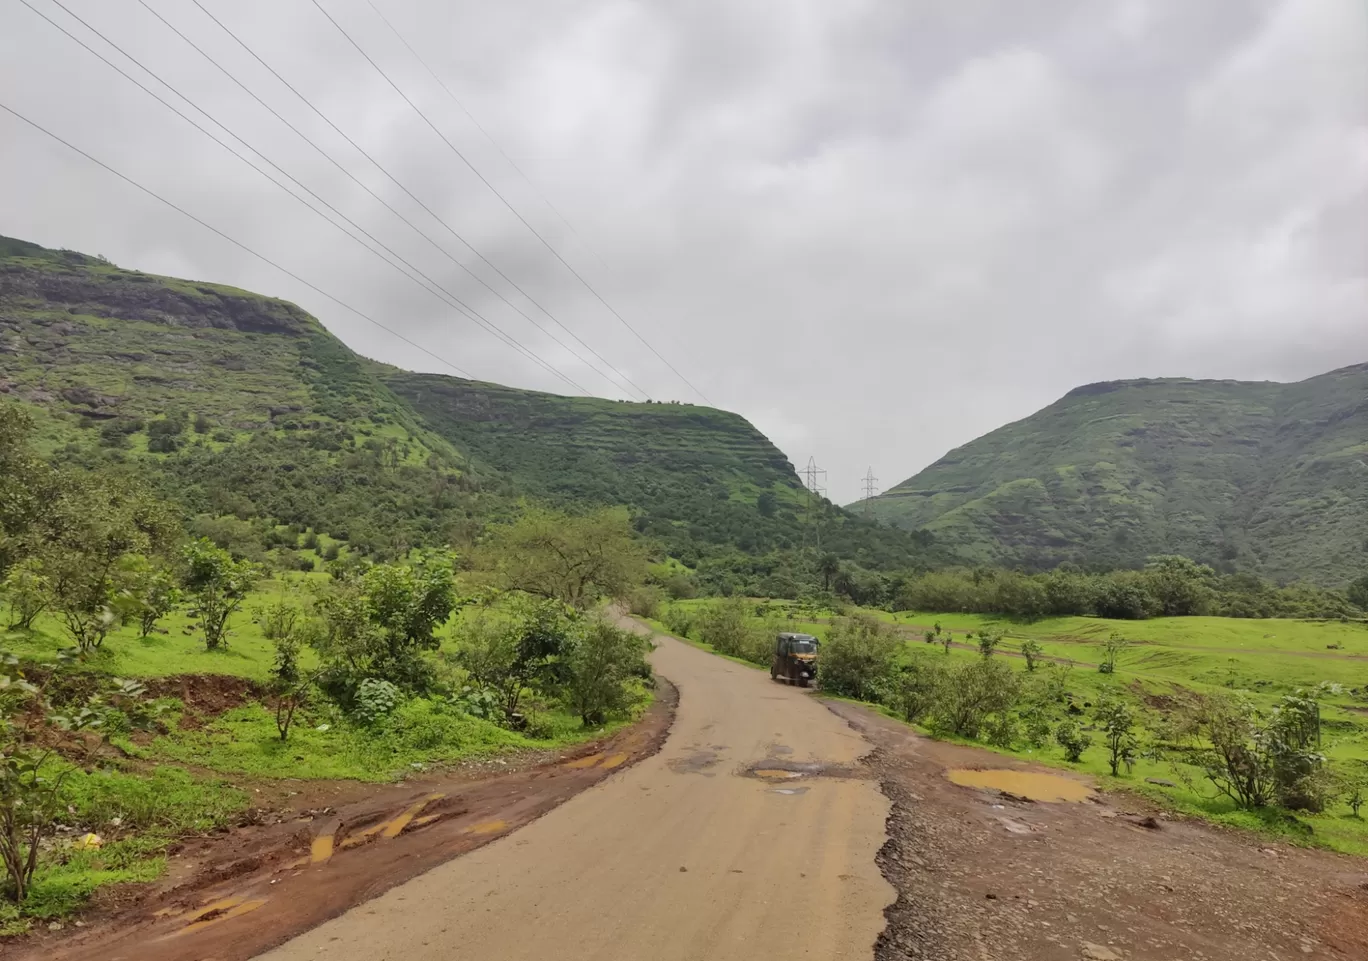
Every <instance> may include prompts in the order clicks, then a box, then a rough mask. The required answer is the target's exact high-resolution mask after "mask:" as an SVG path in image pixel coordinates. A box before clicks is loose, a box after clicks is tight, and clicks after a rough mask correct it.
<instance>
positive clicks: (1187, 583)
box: [1145, 554, 1216, 617]
mask: <svg viewBox="0 0 1368 961" xmlns="http://www.w3.org/2000/svg"><path fill="white" fill-rule="evenodd" d="M1215 578H1216V572H1215V571H1214V570H1212V569H1211V568H1210V567H1207V566H1206V565H1205V564H1198V563H1197V562H1196V561H1192V560H1189V559H1188V558H1186V557H1183V556H1181V555H1178V554H1161V555H1158V556H1156V557H1151V558H1150V559H1149V561H1148V562H1147V563H1146V564H1145V581H1146V585H1147V587H1148V588H1149V593H1150V594H1151V595H1152V596H1153V597H1154V598H1155V600H1156V601H1157V602H1158V604H1159V609H1160V612H1161V613H1162V614H1163V615H1164V616H1165V617H1188V616H1191V615H1193V614H1204V613H1206V612H1207V610H1208V608H1209V607H1210V605H1211V600H1212V590H1211V583H1212V582H1213V581H1214V580H1215Z"/></svg>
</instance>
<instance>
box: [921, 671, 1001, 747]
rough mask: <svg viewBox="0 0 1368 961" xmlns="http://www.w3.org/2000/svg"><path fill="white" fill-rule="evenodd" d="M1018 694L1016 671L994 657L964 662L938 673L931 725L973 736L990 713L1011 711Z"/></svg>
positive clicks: (935, 727) (975, 735) (939, 728)
mask: <svg viewBox="0 0 1368 961" xmlns="http://www.w3.org/2000/svg"><path fill="white" fill-rule="evenodd" d="M1020 696H1021V684H1020V681H1019V680H1018V679H1017V674H1016V672H1015V671H1013V670H1012V669H1011V667H1009V666H1008V665H1007V664H1005V663H1004V662H1002V661H999V660H997V659H996V658H980V659H978V660H974V661H966V662H964V663H961V664H959V665H956V666H955V667H952V668H950V669H949V670H947V671H945V673H944V674H942V675H941V683H940V684H939V685H938V687H937V690H936V703H935V707H934V708H933V709H932V712H931V726H932V728H933V729H935V730H937V731H941V732H944V733H949V734H956V735H959V736H960V737H968V738H975V737H978V735H979V731H980V729H981V728H982V726H983V723H984V721H985V720H986V719H987V718H988V716H989V715H990V714H997V713H1002V712H1005V711H1008V710H1010V709H1011V708H1012V707H1013V706H1014V705H1015V704H1016V702H1017V700H1018V698H1019V697H1020Z"/></svg>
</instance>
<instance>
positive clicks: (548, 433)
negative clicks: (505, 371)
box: [377, 365, 928, 567]
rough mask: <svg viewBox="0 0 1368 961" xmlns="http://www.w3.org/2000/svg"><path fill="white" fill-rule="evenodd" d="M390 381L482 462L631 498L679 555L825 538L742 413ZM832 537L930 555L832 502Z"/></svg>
mask: <svg viewBox="0 0 1368 961" xmlns="http://www.w3.org/2000/svg"><path fill="white" fill-rule="evenodd" d="M377 370H378V371H379V376H380V379H381V380H382V381H383V382H384V383H385V384H386V385H387V386H388V387H389V388H390V389H392V390H393V391H394V393H395V394H396V395H398V396H399V397H402V398H403V399H405V400H406V401H408V402H409V403H410V404H411V405H412V406H413V409H414V410H415V411H417V412H418V413H419V414H420V415H421V416H422V418H423V419H424V422H425V423H427V424H428V425H429V426H430V427H431V428H432V429H433V430H435V431H436V432H437V433H438V434H440V435H441V436H442V437H444V438H445V439H446V440H448V441H450V442H451V443H452V444H453V445H455V446H456V447H458V448H460V449H461V450H463V451H466V452H468V453H469V454H470V456H471V457H472V458H473V459H474V462H475V464H476V466H477V467H478V466H487V467H488V468H492V469H493V470H495V471H497V472H499V473H500V474H501V475H503V476H506V477H509V478H512V479H513V480H514V482H515V483H516V484H517V486H518V488H519V489H520V490H524V491H527V492H529V493H532V494H535V495H537V496H539V497H542V498H545V499H549V500H552V501H556V502H561V503H570V504H583V503H588V504H626V505H629V506H631V507H633V508H635V509H636V510H637V511H638V513H639V519H638V526H639V527H640V529H641V530H643V531H644V532H646V533H648V534H650V535H652V536H654V537H656V538H658V539H660V540H662V541H664V542H665V543H666V544H667V545H668V546H669V547H670V548H671V551H672V553H675V554H676V556H684V557H690V556H697V555H698V554H699V552H700V550H703V551H704V552H706V551H707V549H708V546H709V545H714V546H722V545H726V546H728V547H733V548H737V549H739V550H742V551H745V552H764V551H769V550H772V549H775V548H792V547H801V546H802V545H803V544H804V542H805V540H806V541H807V542H808V543H809V544H811V543H814V542H815V539H814V538H812V536H811V534H810V533H808V532H805V530H804V526H805V513H804V511H805V506H806V492H805V491H804V490H803V487H802V485H801V483H800V482H799V480H798V477H797V475H796V474H795V473H794V470H793V465H792V464H791V463H789V461H788V458H786V457H785V456H784V454H783V453H782V452H781V451H779V449H778V448H776V447H775V446H774V445H773V444H772V443H771V442H770V441H769V439H768V438H767V437H765V435H764V434H762V433H760V431H758V430H756V429H755V427H754V426H752V425H751V424H750V422H749V421H747V420H746V419H745V418H744V417H741V416H740V415H738V414H733V413H730V412H727V411H721V410H715V409H713V408H709V407H696V406H693V405H688V404H663V403H662V404H655V403H644V404H643V403H632V402H627V401H613V400H603V399H600V398H595V397H562V396H559V395H556V394H545V393H539V392H536V391H526V390H516V389H514V388H511V387H501V386H499V385H497V384H486V383H479V382H476V381H469V380H462V379H460V378H457V377H447V376H444V375H440V374H414V373H409V372H408V371H402V370H398V369H397V368H393V367H382V366H380V365H377ZM822 524H823V530H822V538H823V545H824V547H825V548H826V549H830V550H833V551H836V552H837V553H840V554H842V555H844V556H847V557H850V558H852V559H855V560H859V561H861V562H862V563H864V564H866V565H868V566H875V567H891V566H903V565H908V564H913V563H918V562H919V561H921V560H923V559H925V558H926V557H927V556H928V552H927V551H926V550H925V549H924V548H922V547H921V546H919V545H918V544H917V543H916V541H915V540H914V539H912V538H911V537H909V536H908V535H907V534H905V533H903V532H900V531H897V530H893V529H889V528H883V527H879V526H876V525H872V524H869V523H866V522H863V521H862V520H860V519H858V518H856V517H854V516H852V515H850V514H847V513H845V512H844V511H841V510H839V509H836V508H834V507H831V506H830V505H824V515H823V522H822Z"/></svg>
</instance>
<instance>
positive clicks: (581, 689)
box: [563, 617, 651, 727]
mask: <svg viewBox="0 0 1368 961" xmlns="http://www.w3.org/2000/svg"><path fill="white" fill-rule="evenodd" d="M650 646H651V645H650V642H649V641H647V640H646V639H645V638H644V637H642V636H641V635H639V634H637V633H635V632H633V631H624V630H621V629H619V628H617V627H614V626H613V625H612V624H610V623H608V621H607V620H605V619H604V618H602V617H589V618H585V619H583V620H582V621H580V622H579V624H577V625H576V627H575V629H574V630H573V631H571V633H570V638H569V642H568V643H567V644H566V645H565V652H564V655H563V656H564V661H565V691H566V700H567V701H568V702H569V703H570V706H572V707H573V708H574V709H575V712H576V713H577V714H579V716H580V721H581V722H582V723H583V724H584V726H585V727H590V726H594V725H599V724H602V723H603V722H604V721H606V720H607V719H608V717H609V716H610V715H613V714H621V713H623V712H625V711H626V710H627V708H629V707H630V706H631V702H632V695H631V688H630V682H631V681H632V679H633V678H636V677H649V676H650V667H649V665H648V664H647V663H646V653H647V652H648V651H649V650H650Z"/></svg>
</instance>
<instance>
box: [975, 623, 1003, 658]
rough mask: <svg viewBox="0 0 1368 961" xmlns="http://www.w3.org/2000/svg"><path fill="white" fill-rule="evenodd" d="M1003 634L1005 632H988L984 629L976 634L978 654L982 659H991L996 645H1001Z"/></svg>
mask: <svg viewBox="0 0 1368 961" xmlns="http://www.w3.org/2000/svg"><path fill="white" fill-rule="evenodd" d="M1004 633H1005V632H1003V631H990V630H989V629H988V628H986V627H985V628H982V629H980V630H979V632H978V649H979V653H980V654H982V655H983V656H984V657H992V656H993V652H994V651H996V650H997V647H998V645H999V644H1001V643H1002V637H1003V634H1004Z"/></svg>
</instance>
